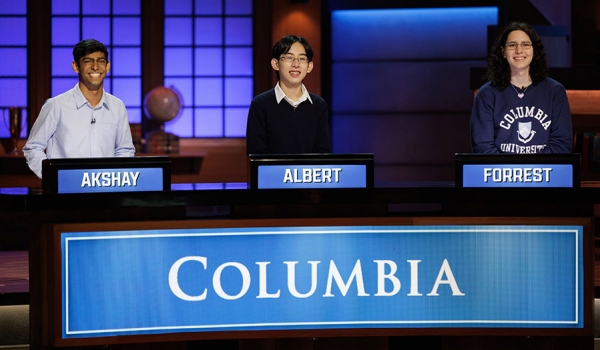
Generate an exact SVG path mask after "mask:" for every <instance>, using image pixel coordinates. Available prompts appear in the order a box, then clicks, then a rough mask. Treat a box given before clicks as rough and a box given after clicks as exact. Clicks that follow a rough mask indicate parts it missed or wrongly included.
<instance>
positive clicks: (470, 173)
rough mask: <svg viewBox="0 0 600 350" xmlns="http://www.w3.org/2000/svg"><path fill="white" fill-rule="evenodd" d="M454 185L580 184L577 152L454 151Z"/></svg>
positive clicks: (570, 186)
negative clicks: (533, 153) (495, 152)
mask: <svg viewBox="0 0 600 350" xmlns="http://www.w3.org/2000/svg"><path fill="white" fill-rule="evenodd" d="M455 166H456V180H455V181H456V186H457V187H479V188H482V187H540V188H573V187H579V186H580V155H579V154H558V155H556V154H548V155H545V154H535V155H521V154H518V155H514V154H506V153H501V154H457V155H456V158H455Z"/></svg>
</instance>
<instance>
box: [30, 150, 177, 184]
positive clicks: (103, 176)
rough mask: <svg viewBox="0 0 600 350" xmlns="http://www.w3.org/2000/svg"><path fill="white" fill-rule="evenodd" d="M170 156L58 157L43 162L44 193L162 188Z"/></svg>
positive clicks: (167, 179) (167, 181)
mask: <svg viewBox="0 0 600 350" xmlns="http://www.w3.org/2000/svg"><path fill="white" fill-rule="evenodd" d="M170 187H171V160H170V159H169V157H109V158H61V159H46V160H44V161H43V162H42V188H43V191H44V193H99V192H139V191H165V190H169V189H170Z"/></svg>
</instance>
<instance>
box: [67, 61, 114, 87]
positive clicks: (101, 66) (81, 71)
mask: <svg viewBox="0 0 600 350" xmlns="http://www.w3.org/2000/svg"><path fill="white" fill-rule="evenodd" d="M72 66H73V71H75V72H76V73H77V74H78V75H79V83H80V84H81V85H83V86H85V88H87V89H88V90H90V91H96V90H98V89H100V88H102V86H103V84H104V78H105V77H106V74H107V73H108V72H109V71H110V62H108V60H107V59H106V56H105V55H104V53H102V52H100V51H97V52H93V53H90V54H87V55H85V56H83V57H81V58H80V59H79V62H75V61H73V64H72Z"/></svg>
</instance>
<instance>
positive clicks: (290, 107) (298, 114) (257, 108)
mask: <svg viewBox="0 0 600 350" xmlns="http://www.w3.org/2000/svg"><path fill="white" fill-rule="evenodd" d="M271 57H272V58H271V67H272V68H273V70H274V71H275V74H276V75H277V79H278V80H279V81H278V83H277V84H276V85H275V87H274V88H272V89H270V90H268V91H266V92H263V93H261V94H259V95H258V96H256V97H255V98H254V99H253V100H252V103H251V104H250V110H249V111H248V122H247V125H246V154H248V155H250V154H300V153H330V152H331V145H330V139H329V117H328V112H327V103H326V102H325V100H323V99H322V98H321V97H319V96H317V95H315V94H313V93H310V92H308V91H307V90H306V87H305V86H304V84H303V83H302V82H303V80H304V78H305V77H306V75H307V74H308V73H310V72H311V71H312V69H313V61H312V59H313V50H312V48H311V46H310V44H309V43H308V41H307V40H306V39H305V38H302V37H299V36H296V35H288V36H285V37H283V38H281V39H280V40H279V41H278V42H277V43H276V44H275V46H273V50H272V52H271Z"/></svg>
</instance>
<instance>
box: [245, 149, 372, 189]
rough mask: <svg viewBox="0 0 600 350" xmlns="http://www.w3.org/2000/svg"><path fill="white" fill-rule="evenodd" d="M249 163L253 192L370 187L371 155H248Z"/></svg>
mask: <svg viewBox="0 0 600 350" xmlns="http://www.w3.org/2000/svg"><path fill="white" fill-rule="evenodd" d="M250 162H251V163H250V164H251V187H252V188H258V189H292V188H303V189H315V188H366V187H371V186H372V183H373V157H372V155H348V154H345V155H331V154H327V155H324V154H313V155H276V156H254V155H251V156H250Z"/></svg>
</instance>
